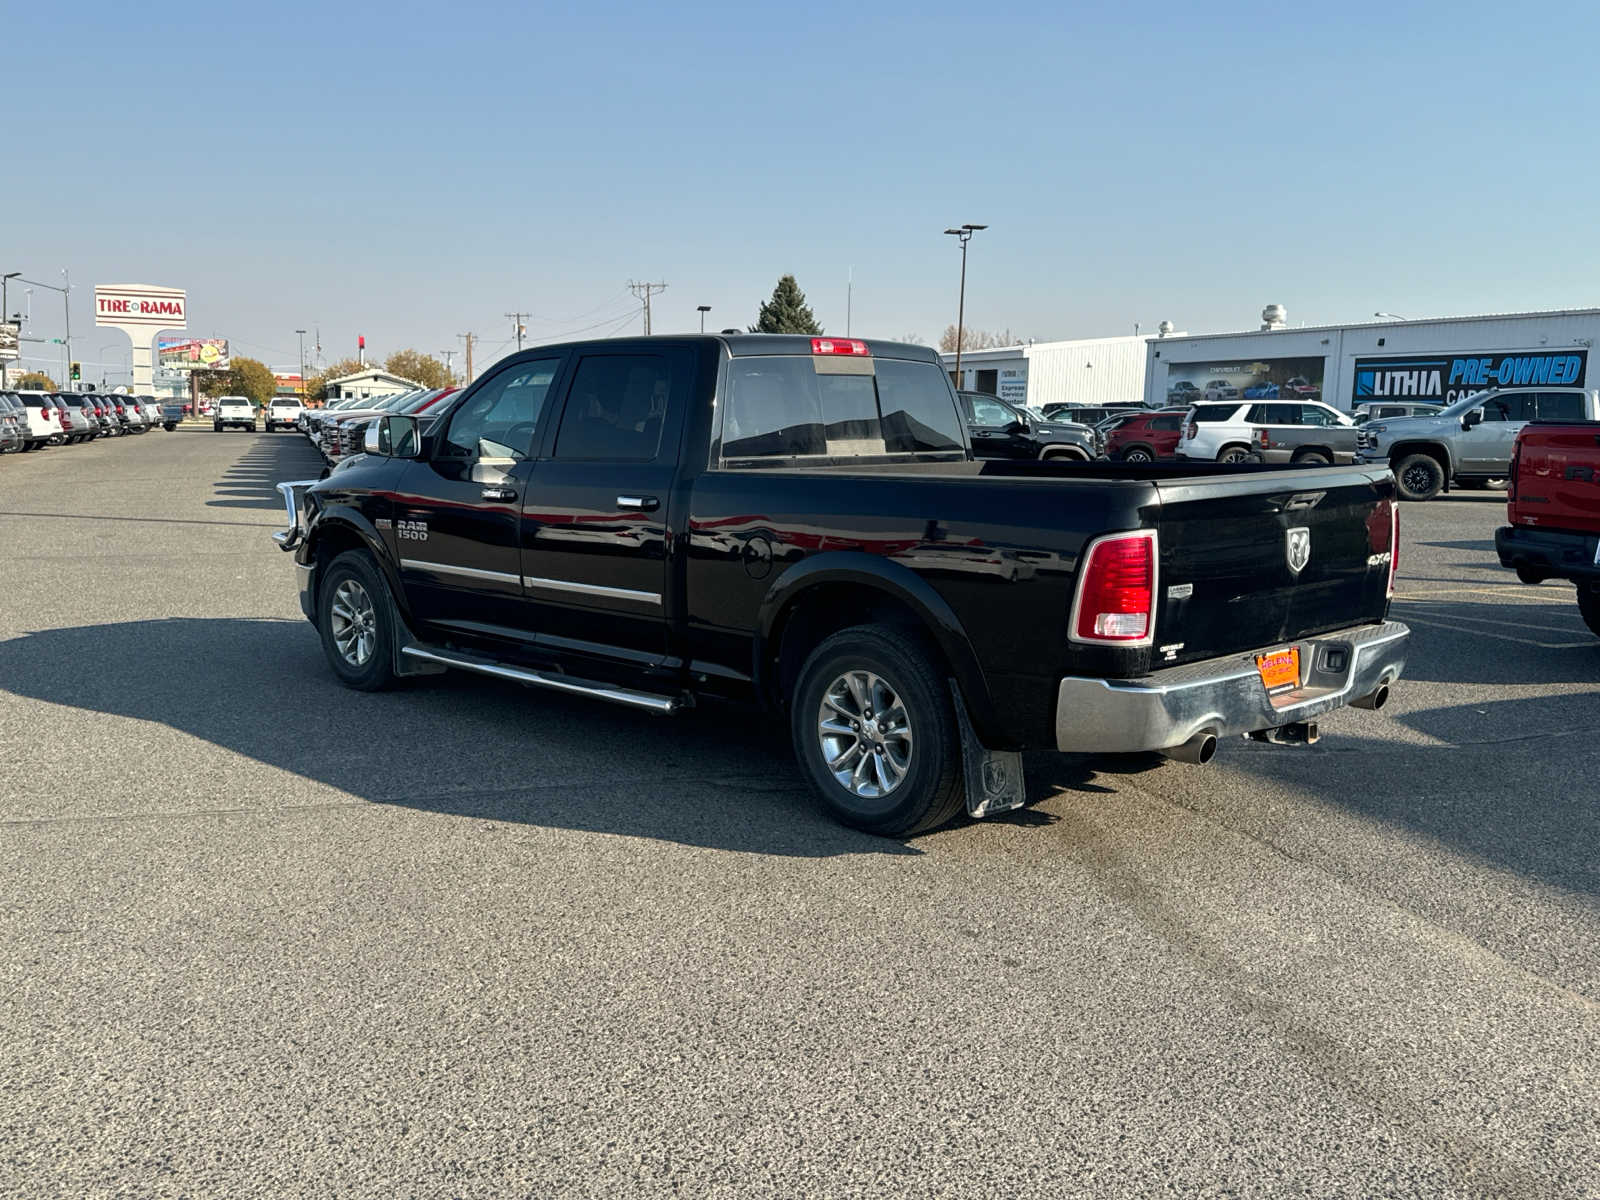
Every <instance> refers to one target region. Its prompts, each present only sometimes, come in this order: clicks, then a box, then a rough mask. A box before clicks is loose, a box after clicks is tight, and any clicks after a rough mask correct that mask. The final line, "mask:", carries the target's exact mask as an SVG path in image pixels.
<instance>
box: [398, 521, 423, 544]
mask: <svg viewBox="0 0 1600 1200" xmlns="http://www.w3.org/2000/svg"><path fill="white" fill-rule="evenodd" d="M394 531H395V532H396V533H397V534H399V535H400V537H401V538H402V539H404V540H409V541H413V542H425V541H427V540H428V523H427V522H426V521H396V522H395V523H394Z"/></svg>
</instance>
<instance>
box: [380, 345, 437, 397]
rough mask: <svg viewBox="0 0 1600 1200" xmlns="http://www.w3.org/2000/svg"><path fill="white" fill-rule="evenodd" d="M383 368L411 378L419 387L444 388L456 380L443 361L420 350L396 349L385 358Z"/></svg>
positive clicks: (393, 373) (404, 377)
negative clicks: (452, 377)
mask: <svg viewBox="0 0 1600 1200" xmlns="http://www.w3.org/2000/svg"><path fill="white" fill-rule="evenodd" d="M383 369H384V370H385V371H387V372H389V374H391V375H399V376H400V377H401V378H403V379H409V380H411V382H412V383H415V384H417V385H418V386H419V387H425V388H442V387H449V386H450V385H451V383H453V382H454V380H452V379H451V378H450V372H449V371H448V370H447V369H446V368H445V365H444V364H443V363H442V362H440V361H439V360H438V359H437V358H435V357H434V356H433V355H431V354H424V353H422V352H421V351H420V350H396V351H395V352H394V353H393V354H391V355H389V357H388V358H386V359H384V360H383Z"/></svg>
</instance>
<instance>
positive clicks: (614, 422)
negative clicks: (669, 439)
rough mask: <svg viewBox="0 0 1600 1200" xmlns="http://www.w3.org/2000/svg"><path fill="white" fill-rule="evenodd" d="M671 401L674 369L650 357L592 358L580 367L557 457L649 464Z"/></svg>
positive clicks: (558, 438) (563, 421) (558, 440)
mask: <svg viewBox="0 0 1600 1200" xmlns="http://www.w3.org/2000/svg"><path fill="white" fill-rule="evenodd" d="M671 398H672V366H671V364H670V363H669V362H668V361H667V360H666V359H665V358H661V357H659V356H656V355H648V354H600V355H591V356H590V357H587V358H585V359H583V360H582V361H581V362H579V363H578V369H577V371H576V372H575V373H574V374H573V377H572V387H571V389H570V390H569V392H568V394H567V407H566V410H565V411H564V412H563V413H562V414H561V428H560V430H559V431H557V433H556V449H555V456H556V457H557V458H564V459H574V458H576V459H604V460H606V461H608V462H619V461H620V462H650V461H651V460H653V459H654V458H655V456H656V451H657V450H659V449H660V447H661V429H662V426H663V424H664V423H665V420H666V415H667V404H668V402H669V401H670V400H671Z"/></svg>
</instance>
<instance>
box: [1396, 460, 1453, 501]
mask: <svg viewBox="0 0 1600 1200" xmlns="http://www.w3.org/2000/svg"><path fill="white" fill-rule="evenodd" d="M1394 478H1395V484H1396V486H1397V487H1398V488H1399V489H1400V496H1401V498H1402V499H1405V500H1432V499H1433V498H1434V497H1435V496H1437V495H1438V494H1439V493H1440V492H1442V491H1444V467H1443V466H1441V465H1440V463H1439V460H1438V459H1437V458H1434V457H1433V455H1431V454H1408V455H1407V456H1406V457H1405V458H1402V459H1401V460H1400V461H1399V462H1398V463H1396V464H1395V467H1394Z"/></svg>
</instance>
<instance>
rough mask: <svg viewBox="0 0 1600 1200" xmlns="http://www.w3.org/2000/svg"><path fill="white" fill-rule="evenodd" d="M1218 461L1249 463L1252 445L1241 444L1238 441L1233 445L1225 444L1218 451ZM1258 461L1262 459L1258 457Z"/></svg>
mask: <svg viewBox="0 0 1600 1200" xmlns="http://www.w3.org/2000/svg"><path fill="white" fill-rule="evenodd" d="M1217 461H1218V462H1219V463H1234V464H1238V463H1247V462H1249V461H1250V447H1249V446H1241V445H1239V444H1237V443H1235V444H1234V445H1232V446H1224V447H1223V448H1222V449H1221V450H1219V451H1217ZM1257 461H1258V462H1259V461H1260V460H1259V459H1258V460H1257Z"/></svg>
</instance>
